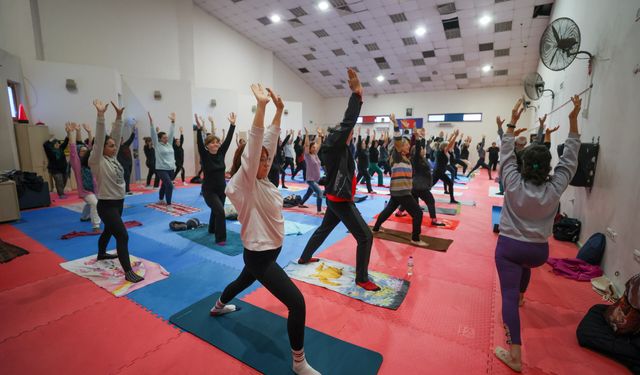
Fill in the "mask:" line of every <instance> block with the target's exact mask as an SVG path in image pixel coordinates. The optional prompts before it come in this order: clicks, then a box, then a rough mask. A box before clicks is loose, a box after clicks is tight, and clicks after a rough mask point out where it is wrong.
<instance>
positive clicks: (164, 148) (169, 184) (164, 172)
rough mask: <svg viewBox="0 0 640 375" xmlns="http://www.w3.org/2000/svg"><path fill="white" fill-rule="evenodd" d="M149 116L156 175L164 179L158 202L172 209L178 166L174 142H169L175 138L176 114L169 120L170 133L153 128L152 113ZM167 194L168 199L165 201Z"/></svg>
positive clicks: (171, 115)
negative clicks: (174, 182) (174, 181)
mask: <svg viewBox="0 0 640 375" xmlns="http://www.w3.org/2000/svg"><path fill="white" fill-rule="evenodd" d="M147 115H148V116H149V127H150V132H151V140H152V141H153V148H154V150H155V154H156V175H157V176H158V177H159V178H160V180H162V185H161V186H160V191H159V192H158V197H159V198H160V200H159V201H158V204H166V205H167V208H168V209H169V210H170V211H171V210H172V207H171V197H172V196H173V170H174V168H175V166H176V159H175V156H174V153H173V144H172V143H169V140H170V139H173V133H174V132H175V128H176V114H175V113H171V114H170V115H169V120H171V126H170V127H169V134H167V133H165V132H158V133H156V131H155V130H154V128H153V118H151V113H149V112H147ZM165 195H166V197H167V200H166V201H165V200H164V198H165Z"/></svg>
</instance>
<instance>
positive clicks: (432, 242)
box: [369, 226, 453, 251]
mask: <svg viewBox="0 0 640 375" xmlns="http://www.w3.org/2000/svg"><path fill="white" fill-rule="evenodd" d="M369 227H370V228H372V230H373V227H372V226H369ZM373 237H375V238H380V239H383V240H387V241H393V242H398V243H403V244H407V245H411V246H415V247H420V248H423V249H427V250H435V251H447V250H448V249H449V245H451V243H453V240H447V239H444V238H436V237H429V236H424V235H420V239H421V240H422V241H424V242H426V243H427V246H426V247H425V246H417V245H415V244H413V243H412V242H411V233H407V232H401V231H399V230H393V229H388V228H382V230H381V231H379V232H373Z"/></svg>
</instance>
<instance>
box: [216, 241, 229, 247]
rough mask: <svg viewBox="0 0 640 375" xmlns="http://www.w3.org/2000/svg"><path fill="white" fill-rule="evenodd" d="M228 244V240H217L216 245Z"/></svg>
mask: <svg viewBox="0 0 640 375" xmlns="http://www.w3.org/2000/svg"><path fill="white" fill-rule="evenodd" d="M226 244H227V241H220V242H216V245H218V246H224V245H226Z"/></svg>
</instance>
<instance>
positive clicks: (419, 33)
mask: <svg viewBox="0 0 640 375" xmlns="http://www.w3.org/2000/svg"><path fill="white" fill-rule="evenodd" d="M426 33H427V29H425V28H424V27H422V26H420V27H418V28H417V29H416V35H417V36H423V35H424V34H426Z"/></svg>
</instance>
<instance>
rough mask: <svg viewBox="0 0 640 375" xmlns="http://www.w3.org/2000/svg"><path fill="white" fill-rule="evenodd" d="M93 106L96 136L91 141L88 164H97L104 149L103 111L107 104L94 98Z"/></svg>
mask: <svg viewBox="0 0 640 375" xmlns="http://www.w3.org/2000/svg"><path fill="white" fill-rule="evenodd" d="M93 106H94V107H96V112H97V117H96V137H95V139H94V141H93V149H92V151H91V155H89V164H90V165H92V166H93V165H97V164H98V163H99V162H100V158H101V157H102V152H103V151H104V140H105V138H106V134H105V129H104V113H105V112H106V111H107V108H109V104H103V103H102V101H100V100H94V101H93Z"/></svg>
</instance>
